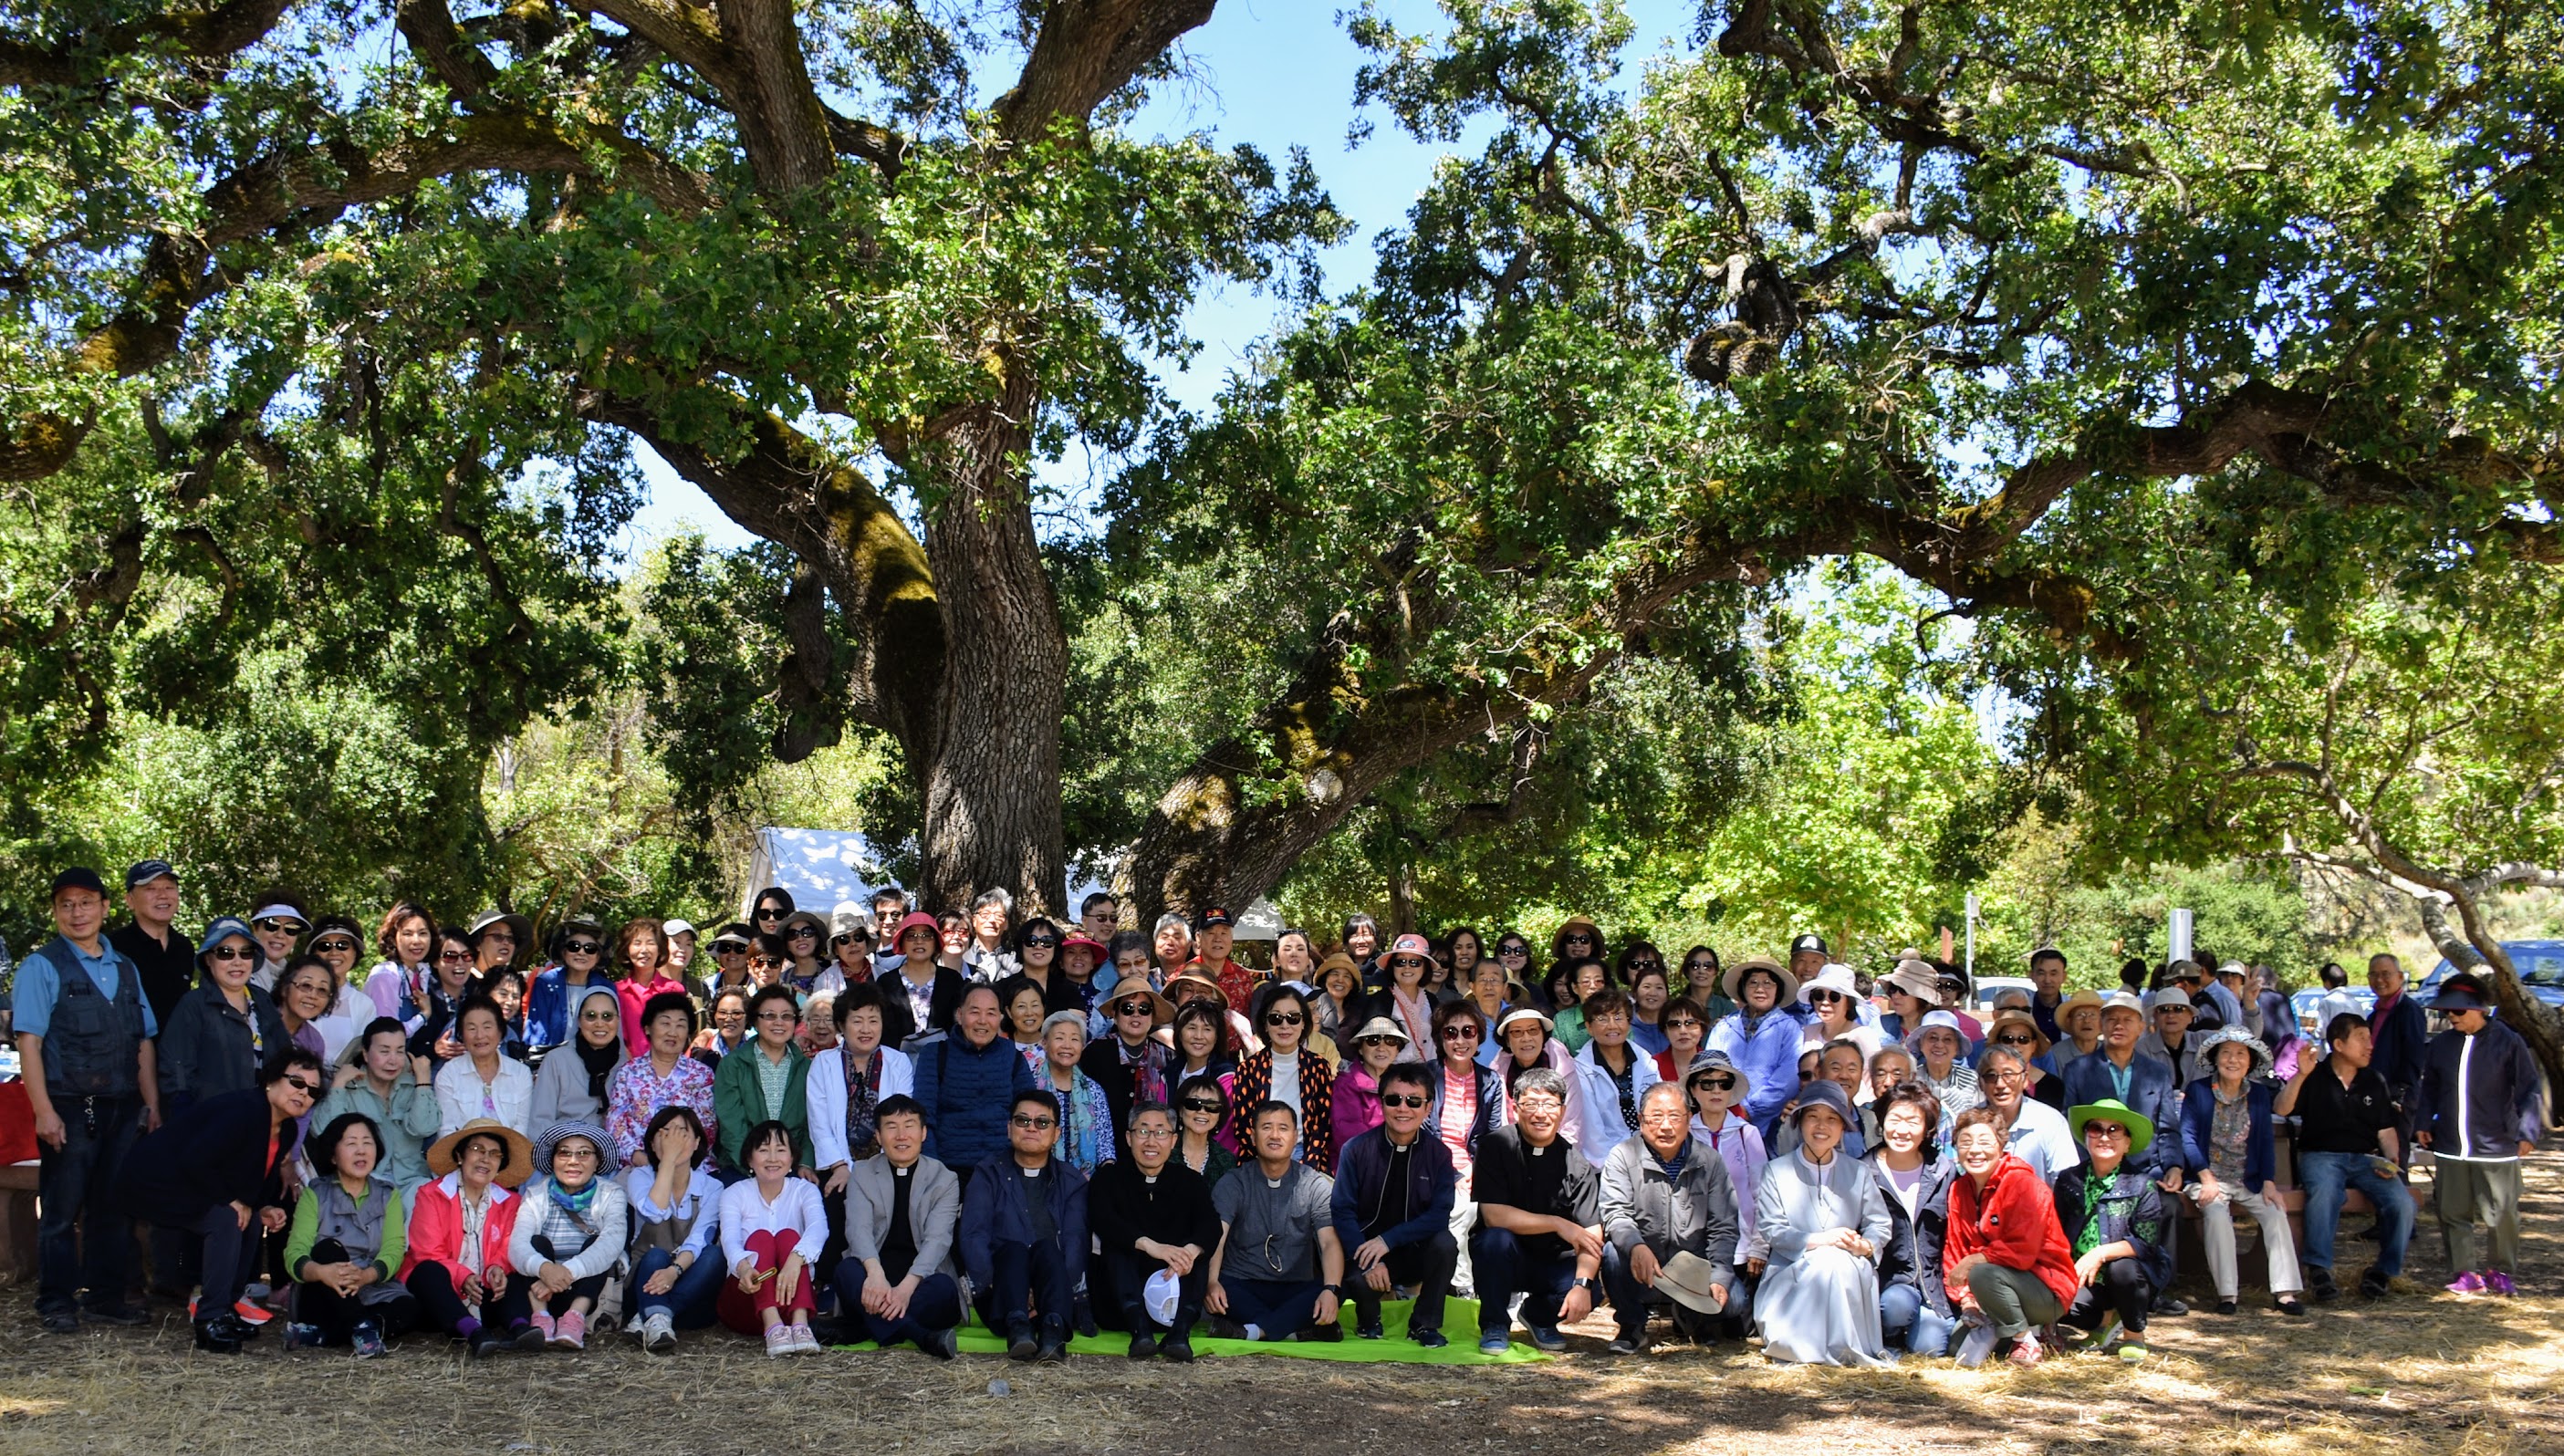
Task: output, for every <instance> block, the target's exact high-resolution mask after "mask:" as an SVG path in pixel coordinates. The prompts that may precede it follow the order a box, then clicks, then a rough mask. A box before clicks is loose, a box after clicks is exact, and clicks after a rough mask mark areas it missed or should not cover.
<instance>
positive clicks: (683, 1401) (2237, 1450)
mask: <svg viewBox="0 0 2564 1456" xmlns="http://www.w3.org/2000/svg"><path fill="white" fill-rule="evenodd" d="M2528 1202H2529V1217H2528V1219H2527V1244H2526V1247H2525V1248H2524V1250H2523V1262H2524V1264H2525V1265H2526V1270H2525V1274H2526V1278H2525V1280H2524V1282H2525V1283H2526V1284H2528V1285H2529V1286H2530V1287H2531V1288H2532V1289H2533V1290H2534V1291H2535V1293H2534V1295H2533V1297H2528V1298H2522V1299H2519V1300H2516V1301H2508V1302H2503V1301H2495V1300H2489V1299H2457V1298H2455V1297H2452V1296H2449V1295H2445V1294H2441V1293H2439V1290H2438V1286H2439V1283H2440V1282H2441V1281H2442V1280H2443V1279H2445V1278H2446V1275H2445V1274H2444V1273H2442V1272H2441V1260H2440V1250H2439V1240H2438V1236H2437V1234H2436V1232H2435V1231H2434V1228H2433V1226H2432V1225H2431V1224H2430V1222H2429V1221H2428V1219H2427V1217H2426V1219H2425V1221H2424V1225H2423V1228H2422V1230H2421V1233H2420V1236H2419V1237H2418V1238H2417V1239H2416V1241H2415V1250H2414V1253H2415V1257H2414V1260H2413V1266H2412V1271H2411V1272H2412V1274H2413V1276H2414V1287H2413V1289H2412V1291H2411V1292H2409V1293H2405V1294H2402V1295H2400V1296H2399V1297H2397V1298H2395V1299H2392V1300H2390V1301H2387V1302H2385V1303H2383V1304H2380V1305H2375V1306H2366V1307H2363V1306H2361V1305H2359V1304H2358V1303H2357V1302H2356V1301H2352V1300H2345V1301H2344V1302H2343V1303H2342V1304H2340V1305H2338V1306H2335V1307H2334V1308H2332V1309H2330V1310H2322V1311H2318V1312H2317V1313H2316V1315H2315V1316H2314V1317H2313V1318H2312V1319H2311V1320H2308V1321H2305V1322H2295V1321H2289V1320H2286V1319H2284V1318H2283V1317H2281V1316H2279V1315H2277V1314H2276V1313H2274V1312H2271V1311H2269V1310H2268V1309H2267V1306H2266V1301H2261V1302H2260V1306H2261V1307H2260V1308H2247V1309H2246V1311H2245V1312H2244V1314H2243V1315H2242V1316H2240V1317H2237V1318H2234V1319H2226V1320H2221V1319H2218V1318H2216V1317H2214V1316H2211V1315H2193V1316H2192V1317H2190V1318H2188V1319H2184V1320H2173V1321H2165V1322H2161V1323H2160V1324H2158V1326H2157V1327H2156V1346H2157V1354H2156V1357H2155V1358H2154V1359H2153V1360H2152V1361H2150V1362H2148V1363H2147V1364H2146V1365H2144V1366H2143V1367H2140V1368H2135V1369H2129V1368H2124V1367H2122V1366H2120V1365H2119V1364H2118V1363H2117V1362H2115V1361H2109V1360H2103V1359H2100V1358H2098V1357H2088V1358H2085V1357H2078V1358H2068V1359H2060V1360H2056V1361H2052V1362H2050V1363H2049V1364H2048V1365H2046V1366H2044V1367H2042V1368H2040V1369H2038V1370H2035V1371H2028V1372H2015V1371H2011V1370H2008V1369H1994V1370H1986V1371H1975V1372H1970V1371H1962V1370H1958V1369H1956V1368H1953V1367H1952V1366H1950V1365H1949V1364H1948V1363H1947V1362H1932V1363H1928V1364H1926V1363H1910V1364H1908V1365H1907V1366H1904V1367H1901V1368H1898V1369H1895V1370H1891V1371H1884V1372H1853V1371H1842V1370H1811V1369H1804V1368H1790V1367H1782V1366H1775V1365H1772V1364H1769V1363H1767V1362H1766V1361H1764V1360H1763V1359H1762V1357H1761V1356H1760V1355H1758V1354H1755V1353H1753V1352H1750V1351H1747V1350H1745V1349H1743V1348H1741V1347H1735V1346H1728V1347H1722V1348H1721V1349H1719V1350H1717V1351H1712V1352H1700V1351H1694V1350H1690V1349H1687V1348H1683V1347H1671V1348H1667V1349H1664V1350H1661V1351H1659V1352H1657V1353H1656V1354H1654V1355H1653V1356H1650V1357H1649V1358H1646V1359H1643V1360H1613V1359H1611V1358H1610V1357H1609V1356H1607V1355H1605V1354H1604V1353H1603V1350H1602V1341H1603V1338H1605V1337H1606V1336H1607V1333H1608V1331H1607V1326H1605V1325H1603V1324H1602V1323H1595V1324H1591V1325H1589V1326H1587V1327H1586V1329H1585V1330H1584V1331H1583V1332H1581V1334H1582V1335H1583V1336H1584V1338H1580V1339H1579V1340H1578V1341H1577V1342H1576V1350H1575V1352H1574V1353H1573V1354H1572V1355H1570V1356H1569V1357H1567V1358H1564V1359H1560V1360H1557V1361H1553V1362H1550V1363H1547V1364H1541V1365H1530V1366H1519V1367H1511V1368H1490V1369H1469V1368H1424V1367H1414V1366H1400V1365H1340V1364H1329V1363H1322V1362H1317V1361H1302V1360H1287V1359H1229V1360H1213V1361H1205V1362H1203V1363H1200V1364H1197V1365H1194V1366H1192V1367H1191V1368H1189V1369H1176V1368H1173V1367H1168V1366H1164V1365H1148V1366H1143V1367H1138V1368H1134V1367H1131V1366H1129V1365H1127V1364H1125V1363H1124V1362H1123V1361H1121V1360H1118V1359H1107V1358H1092V1357H1083V1358H1079V1359H1075V1360H1072V1361H1071V1362H1070V1363H1068V1364H1067V1365H1066V1366H1053V1367H1032V1366H1024V1365H1017V1364H1013V1363H1011V1362H1008V1361H1004V1360H1000V1359H996V1358H994V1357H987V1356H964V1357H963V1358H962V1359H961V1360H960V1361H958V1362H956V1363H954V1364H950V1365H941V1364H936V1363H934V1362H932V1361H929V1360H928V1359H926V1358H925V1357H924V1356H922V1355H919V1354H917V1353H915V1352H893V1353H888V1354H878V1353H866V1354H830V1355H826V1356H823V1357H819V1358H811V1359H802V1360H792V1361H769V1360H768V1359H767V1358H766V1357H765V1356H764V1354H763V1353H762V1352H761V1351H759V1350H757V1349H756V1348H754V1347H752V1346H750V1345H749V1344H748V1342H746V1341H740V1340H734V1339H732V1338H730V1337H728V1336H725V1335H721V1334H718V1333H714V1334H708V1335H705V1336H702V1337H698V1338H695V1339H693V1340H692V1341H690V1342H689V1345H688V1348H687V1349H686V1350H685V1351H684V1352H681V1353H680V1354H679V1355H678V1356H677V1357H675V1358H673V1359H665V1360H653V1359H650V1358H648V1357H647V1356H644V1355H642V1354H640V1353H639V1352H636V1351H634V1350H633V1349H632V1347H631V1346H630V1345H629V1344H628V1343H624V1342H616V1343H614V1344H613V1346H612V1347H611V1348H610V1349H602V1350H599V1351H596V1352H590V1353H589V1354H588V1355H587V1356H585V1357H583V1358H563V1357H540V1356H514V1357H509V1358H506V1359H503V1360H500V1361H495V1362H492V1363H489V1364H486V1365H478V1366H476V1365H470V1364H467V1363H466V1362H464V1361H463V1360H461V1359H458V1358H455V1357H453V1356H452V1355H450V1354H448V1353H446V1352H444V1350H443V1349H442V1348H441V1347H438V1346H434V1345H430V1344H428V1343H426V1342H423V1341H417V1340H413V1341H412V1342H411V1344H410V1347H409V1349H407V1350H406V1351H404V1352H401V1353H400V1354H398V1355H397V1356H396V1357H394V1358H393V1359H390V1360H387V1361H383V1362H380V1363H376V1364H369V1365H363V1366H359V1365H357V1364H356V1363H355V1362H354V1361H353V1360H351V1359H349V1358H348V1357H347V1356H346V1355H345V1354H344V1353H343V1352H328V1353H299V1354H296V1355H293V1356H286V1355H284V1354H282V1353H281V1352H280V1351H279V1350H278V1348H277V1347H278V1342H277V1341H276V1340H275V1339H274V1338H273V1337H270V1338H267V1339H264V1340H262V1341H260V1342H259V1343H258V1345H257V1346H256V1347H254V1348H253V1352H251V1353H250V1354H247V1355H245V1356H242V1357H239V1358H220V1357H215V1356H208V1355H199V1354H196V1353H194V1352H192V1351H190V1350H189V1348H188V1345H187V1340H186V1330H185V1326H184V1324H183V1322H182V1321H179V1320H177V1319H175V1318H172V1319H171V1320H169V1321H168V1322H167V1323H166V1324H164V1325H163V1326H161V1327H160V1328H158V1329H156V1330H145V1331H138V1332H124V1331H100V1332H93V1333H84V1334H83V1335H81V1336H79V1337H78V1338H75V1339H60V1338H49V1337H47V1336H44V1335H42V1334H40V1333H37V1331H36V1328H35V1321H34V1317H33V1311H32V1309H31V1307H30V1305H29V1303H28V1299H27V1295H26V1292H25V1291H11V1292H10V1293H9V1294H8V1295H7V1296H6V1297H5V1299H0V1452H9V1453H14V1452H46V1453H70V1452H84V1453H89V1452H94V1453H98V1456H117V1453H151V1456H163V1453H171V1452H197V1451H214V1452H225V1453H230V1452H248V1451H259V1452H262V1453H268V1456H345V1453H349V1452H367V1453H378V1452H407V1451H442V1452H490V1453H500V1456H504V1453H508V1452H512V1451H531V1452H563V1453H588V1452H596V1453H609V1452H610V1453H613V1456H674V1453H685V1456H723V1453H730V1452H740V1453H768V1452H777V1451H789V1450H798V1449H811V1448H815V1447H819V1446H825V1447H828V1448H831V1449H839V1450H859V1451H865V1452H868V1453H879V1452H900V1453H904V1456H905V1453H919V1456H932V1453H944V1452H1054V1451H1056V1452H1067V1451H1117V1452H1135V1453H1139V1452H1167V1453H1229V1452H1236V1453H1255V1456H1269V1453H1270V1452H1271V1451H1272V1450H1273V1449H1274V1447H1275V1446H1276V1444H1277V1442H1280V1443H1287V1444H1288V1446H1289V1447H1291V1448H1294V1449H1296V1450H1298V1451H1301V1452H1315V1453H1336V1452H1345V1453H1352V1452H1361V1453H1364V1456H1402V1452H1403V1451H1404V1450H1405V1449H1407V1448H1411V1447H1413V1446H1414V1445H1416V1444H1419V1443H1422V1442H1427V1441H1429V1442H1432V1443H1433V1444H1434V1445H1436V1446H1437V1447H1440V1448H1442V1449H1444V1450H1447V1451H1449V1452H1451V1453H1453V1456H1481V1453H1483V1456H1515V1453H1521V1456H1532V1453H1551V1452H1558V1451H1562V1450H1570V1449H1575V1450H1582V1451H1584V1452H1587V1453H1592V1456H1617V1453H1641V1452H1710V1451H1718V1452H1733V1451H1736V1450H1738V1449H1740V1448H1744V1449H1750V1450H1756V1451H1773V1450H1796V1451H1817V1450H1821V1451H1823V1452H1824V1453H1826V1456H1864V1453H1871V1452H1882V1453H1883V1452H1900V1453H1902V1452H1939V1451H1959V1450H1966V1451H1970V1452H2002V1453H2007V1456H2086V1453H2088V1456H2120V1453H2125V1452H2128V1451H2131V1450H2144V1451H2147V1452H2163V1453H2185V1456H2339V1453H2344V1452H2363V1453H2381V1456H2382V1453H2389V1452H2391V1453H2394V1456H2437V1453H2455V1456H2555V1453H2558V1452H2564V1394H2559V1393H2558V1392H2559V1390H2564V1298H2559V1297H2558V1294H2559V1290H2564V1157H2559V1156H2557V1155H2555V1154H2552V1153H2549V1154H2544V1155H2541V1156H2540V1157H2538V1158H2536V1159H2535V1160H2533V1161H2532V1163H2531V1165H2530V1174H2529V1198H2528ZM2367 1250H2368V1246H2367V1245H2364V1244H2359V1243H2355V1242H2352V1243H2346V1244H2345V1245H2344V1249H2343V1269H2344V1273H2345V1274H2346V1275H2355V1274H2356V1272H2357V1270H2358V1268H2359V1267H2361V1265H2362V1264H2364V1262H2365V1256H2366V1253H2367ZM2249 1257H2250V1256H2248V1255H2247V1259H2248V1258H2249ZM2425 1291H2428V1293H2425ZM992 1378H1002V1379H1003V1380H1005V1381H1006V1382H1007V1383H1008V1385H1009V1386H1010V1387H1011V1393H1009V1394H1006V1395H1002V1396H1000V1395H992V1394H990V1393H989V1391H988V1384H989V1381H990V1380H991V1379H992Z"/></svg>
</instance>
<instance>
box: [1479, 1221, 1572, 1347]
mask: <svg viewBox="0 0 2564 1456" xmlns="http://www.w3.org/2000/svg"><path fill="white" fill-rule="evenodd" d="M1469 1262H1470V1264H1471V1265H1472V1266H1473V1267H1474V1268H1475V1269H1476V1271H1477V1278H1478V1333H1479V1334H1480V1335H1481V1336H1485V1335H1501V1334H1503V1333H1505V1332H1506V1331H1507V1330H1510V1329H1512V1328H1513V1317H1512V1316H1510V1315H1508V1314H1507V1313H1506V1307H1507V1306H1509V1305H1511V1304H1512V1303H1513V1299H1514V1296H1515V1295H1517V1294H1520V1295H1525V1296H1527V1298H1525V1299H1524V1300H1523V1308H1522V1317H1523V1323H1524V1324H1526V1325H1529V1326H1531V1327H1532V1328H1533V1329H1535V1330H1546V1329H1549V1328H1552V1327H1554V1326H1556V1325H1557V1324H1558V1307H1559V1306H1560V1305H1561V1304H1563V1303H1564V1302H1565V1301H1566V1299H1567V1292H1568V1291H1569V1290H1571V1289H1574V1288H1575V1287H1576V1258H1575V1255H1574V1254H1573V1253H1572V1252H1571V1253H1570V1254H1569V1255H1568V1257H1566V1258H1563V1259H1534V1258H1528V1257H1526V1256H1525V1255H1524V1253H1523V1246H1522V1241H1521V1240H1519V1239H1517V1238H1515V1237H1514V1236H1513V1234H1512V1233H1510V1232H1508V1231H1506V1230H1504V1229H1501V1228H1496V1227H1493V1226H1492V1225H1491V1226H1488V1227H1485V1228H1481V1229H1479V1230H1478V1231H1477V1232H1475V1233H1473V1234H1471V1235H1469Z"/></svg>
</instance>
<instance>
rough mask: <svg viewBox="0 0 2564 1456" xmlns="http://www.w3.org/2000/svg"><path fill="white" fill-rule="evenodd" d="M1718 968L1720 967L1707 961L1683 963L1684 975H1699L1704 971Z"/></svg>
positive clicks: (1687, 961)
mask: <svg viewBox="0 0 2564 1456" xmlns="http://www.w3.org/2000/svg"><path fill="white" fill-rule="evenodd" d="M1717 968H1718V967H1717V966H1716V965H1714V964H1712V963H1711V962H1709V961H1706V960H1686V961H1684V962H1683V973H1684V974H1686V975H1698V974H1700V973H1701V972H1702V971H1704V970H1716V969H1717Z"/></svg>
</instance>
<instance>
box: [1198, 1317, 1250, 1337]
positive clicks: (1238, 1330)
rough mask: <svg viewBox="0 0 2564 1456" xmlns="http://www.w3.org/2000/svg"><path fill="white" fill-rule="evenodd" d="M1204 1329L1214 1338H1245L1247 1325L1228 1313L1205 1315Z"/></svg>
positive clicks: (1203, 1318) (1203, 1319) (1203, 1320)
mask: <svg viewBox="0 0 2564 1456" xmlns="http://www.w3.org/2000/svg"><path fill="white" fill-rule="evenodd" d="M1202 1330H1203V1332H1204V1333H1205V1334H1207V1335H1209V1336H1210V1338H1211V1339H1213V1340H1244V1339H1245V1338H1246V1327H1245V1326H1243V1325H1240V1324H1239V1323H1237V1322H1236V1321H1235V1320H1232V1319H1230V1318H1229V1317H1227V1316H1226V1315H1205V1316H1203V1317H1202Z"/></svg>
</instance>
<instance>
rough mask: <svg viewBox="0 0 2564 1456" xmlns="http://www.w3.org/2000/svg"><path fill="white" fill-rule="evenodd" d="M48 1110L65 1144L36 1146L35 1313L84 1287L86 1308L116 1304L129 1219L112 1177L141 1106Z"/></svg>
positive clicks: (73, 1104)
mask: <svg viewBox="0 0 2564 1456" xmlns="http://www.w3.org/2000/svg"><path fill="white" fill-rule="evenodd" d="M54 1111H55V1112H56V1113H58V1114H60V1115H61V1117H62V1120H63V1145H62V1146H60V1147H47V1146H45V1145H43V1144H37V1155H38V1158H39V1161H40V1164H41V1165H40V1167H39V1168H38V1170H37V1173H36V1198H37V1201H38V1203H39V1205H40V1207H39V1211H38V1214H37V1218H36V1308H38V1309H40V1310H68V1309H70V1308H72V1307H73V1306H74V1305H76V1304H78V1303H79V1302H80V1294H81V1288H82V1286H83V1285H87V1286H88V1289H89V1302H90V1303H91V1304H93V1305H103V1306H107V1307H113V1306H116V1305H121V1304H123V1303H124V1263H125V1251H126V1250H127V1249H128V1248H129V1247H131V1245H132V1243H133V1220H132V1219H131V1218H129V1217H127V1216H125V1214H124V1213H123V1212H122V1211H120V1210H119V1209H117V1208H116V1207H115V1206H114V1203H115V1193H114V1189H115V1177H116V1173H117V1172H118V1171H119V1170H121V1169H122V1168H123V1166H124V1154H125V1152H126V1151H127V1150H128V1149H130V1148H131V1147H132V1146H133V1140H134V1139H135V1138H136V1137H139V1136H140V1135H141V1132H142V1099H141V1098H139V1097H99V1098H84V1097H59V1098H56V1099H55V1100H54ZM226 1211H229V1210H226ZM84 1214H86V1215H87V1216H86V1217H84V1216H83V1215H84Z"/></svg>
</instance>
